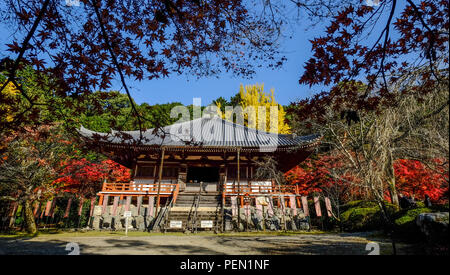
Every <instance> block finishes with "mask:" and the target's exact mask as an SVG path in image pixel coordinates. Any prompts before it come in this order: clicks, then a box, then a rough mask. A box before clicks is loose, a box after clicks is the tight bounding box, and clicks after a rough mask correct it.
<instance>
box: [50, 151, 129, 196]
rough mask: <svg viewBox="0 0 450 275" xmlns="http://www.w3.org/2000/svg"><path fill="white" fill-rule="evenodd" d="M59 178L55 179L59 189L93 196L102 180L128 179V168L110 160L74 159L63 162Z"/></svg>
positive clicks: (123, 180) (100, 185)
mask: <svg viewBox="0 0 450 275" xmlns="http://www.w3.org/2000/svg"><path fill="white" fill-rule="evenodd" d="M64 166H65V167H64V169H63V171H62V173H61V174H60V176H61V177H60V178H59V179H57V180H56V181H55V184H59V185H60V187H59V188H58V189H59V190H60V191H63V192H68V193H74V194H77V195H78V196H81V197H93V196H95V195H96V193H97V192H98V191H100V189H101V187H102V183H103V181H104V180H107V181H114V182H127V181H130V177H131V174H130V170H129V169H127V168H126V167H124V166H122V165H120V164H118V163H116V162H114V161H112V160H105V161H102V162H100V163H94V162H90V161H89V160H87V159H85V158H83V159H74V160H69V161H67V162H66V163H64Z"/></svg>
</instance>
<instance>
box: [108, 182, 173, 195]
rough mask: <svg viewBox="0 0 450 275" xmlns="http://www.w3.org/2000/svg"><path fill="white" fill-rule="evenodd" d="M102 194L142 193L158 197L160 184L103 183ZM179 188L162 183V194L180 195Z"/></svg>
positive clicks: (171, 184)
mask: <svg viewBox="0 0 450 275" xmlns="http://www.w3.org/2000/svg"><path fill="white" fill-rule="evenodd" d="M102 193H123V194H126V193H142V194H151V195H156V194H157V193H158V183H134V182H125V183H116V182H114V183H110V182H105V183H103V187H102ZM178 193H179V186H178V184H176V183H161V190H160V194H162V195H168V194H174V195H178Z"/></svg>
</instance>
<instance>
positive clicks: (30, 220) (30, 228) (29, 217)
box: [23, 200, 37, 234]
mask: <svg viewBox="0 0 450 275" xmlns="http://www.w3.org/2000/svg"><path fill="white" fill-rule="evenodd" d="M23 208H24V210H25V228H26V230H27V233H29V234H36V233H37V228H36V222H35V221H34V215H33V210H32V209H31V201H29V200H26V201H25V202H24V205H23Z"/></svg>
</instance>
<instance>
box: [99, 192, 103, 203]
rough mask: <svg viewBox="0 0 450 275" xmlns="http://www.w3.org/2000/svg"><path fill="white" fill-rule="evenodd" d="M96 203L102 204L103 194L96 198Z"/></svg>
mask: <svg viewBox="0 0 450 275" xmlns="http://www.w3.org/2000/svg"><path fill="white" fill-rule="evenodd" d="M98 205H103V194H102V195H100V197H99V199H98Z"/></svg>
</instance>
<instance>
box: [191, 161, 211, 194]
mask: <svg viewBox="0 0 450 275" xmlns="http://www.w3.org/2000/svg"><path fill="white" fill-rule="evenodd" d="M218 185H219V167H200V166H190V167H188V172H187V180H186V191H187V192H198V191H199V190H200V186H202V191H205V192H216V191H218Z"/></svg>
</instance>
